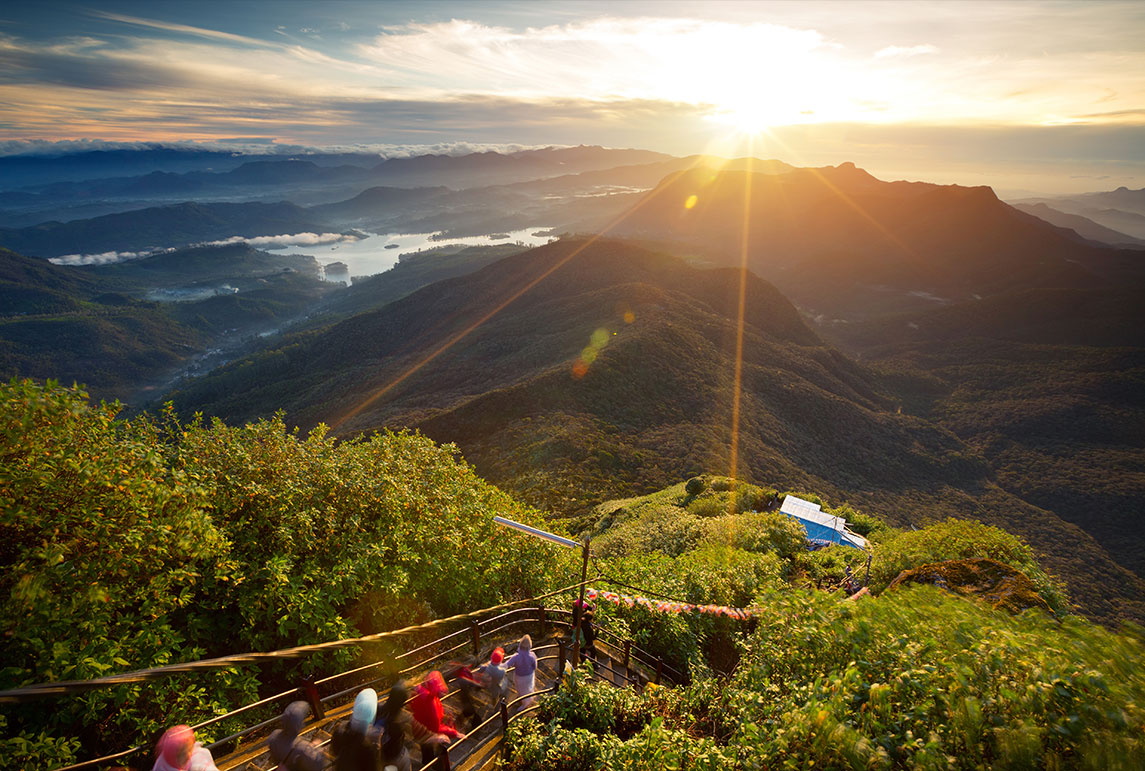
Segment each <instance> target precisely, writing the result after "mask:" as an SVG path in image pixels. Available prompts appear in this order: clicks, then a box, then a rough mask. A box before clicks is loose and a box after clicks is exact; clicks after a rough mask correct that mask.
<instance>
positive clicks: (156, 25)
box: [88, 11, 278, 48]
mask: <svg viewBox="0 0 1145 771" xmlns="http://www.w3.org/2000/svg"><path fill="white" fill-rule="evenodd" d="M88 13H90V14H91V15H92V16H96V17H98V18H101V19H107V20H108V21H118V22H122V23H124V24H130V25H132V26H136V27H146V28H148V29H158V30H163V31H164V32H177V33H180V34H185V35H193V36H195V37H201V38H208V39H210V40H221V41H223V42H226V43H237V44H240V45H243V46H254V47H255V48H277V47H278V45H277V44H276V43H271V42H268V41H265V40H259V39H258V38H253V37H247V36H246V35H236V34H234V33H232V32H223V31H221V30H215V29H207V28H205V27H194V26H191V25H189V24H177V23H175V22H170V21H157V20H155V19H144V18H140V17H139V16H126V15H124V14H120V13H110V12H107V11H89V12H88Z"/></svg>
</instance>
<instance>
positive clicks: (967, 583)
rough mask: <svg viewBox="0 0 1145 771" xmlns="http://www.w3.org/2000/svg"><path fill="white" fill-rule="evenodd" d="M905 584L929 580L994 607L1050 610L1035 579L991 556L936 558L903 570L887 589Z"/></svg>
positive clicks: (1017, 611) (924, 582)
mask: <svg viewBox="0 0 1145 771" xmlns="http://www.w3.org/2000/svg"><path fill="white" fill-rule="evenodd" d="M904 584H927V585H930V586H937V587H939V588H941V589H945V590H946V591H948V592H952V593H954V594H957V595H960V596H963V597H973V598H975V599H978V600H982V601H983V602H985V603H987V604H988V605H990V607H992V608H994V609H996V610H997V609H1001V610H1007V611H1009V612H1010V613H1021V612H1022V611H1023V610H1026V609H1028V608H1041V609H1042V610H1044V611H1046V612H1049V610H1050V608H1049V605H1048V604H1046V601H1045V600H1044V599H1042V596H1041V595H1040V594H1038V588H1037V586H1035V585H1034V582H1033V581H1031V580H1030V579H1029V577H1028V576H1026V574H1025V573H1023V572H1021V571H1020V570H1016V569H1014V568H1012V567H1010V566H1009V565H1004V564H1002V563H1001V562H998V561H997V560H992V559H984V558H979V559H966V560H950V561H948V562H933V563H931V564H929V565H922V566H920V567H917V568H915V569H913V570H904V571H903V572H901V573H899V575H898V576H897V577H896V578H895V580H894V581H891V583H890V586H888V587H887V591H890V590H891V589H895V588H897V587H899V586H902V585H904Z"/></svg>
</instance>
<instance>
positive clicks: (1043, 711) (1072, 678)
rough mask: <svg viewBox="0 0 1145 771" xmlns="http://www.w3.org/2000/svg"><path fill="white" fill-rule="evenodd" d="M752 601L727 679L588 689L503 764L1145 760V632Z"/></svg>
mask: <svg viewBox="0 0 1145 771" xmlns="http://www.w3.org/2000/svg"><path fill="white" fill-rule="evenodd" d="M761 600H762V601H761V603H760V604H759V612H760V617H759V620H758V623H757V625H756V626H755V631H754V632H753V633H752V634H751V635H750V636H749V637H748V639H747V640H746V642H745V643H744V655H743V658H742V660H741V663H740V666H739V667H738V668H737V669H736V672H735V674H734V675H733V676H732V677H730V678H728V679H727V680H716V679H711V678H708V679H699V680H697V681H696V682H694V683H692V684H691V685H688V686H684V687H675V688H655V689H652V688H650V689H648V690H647V691H646V692H645V693H644V694H643V695H642V696H640V697H635V696H631V695H626V696H623V697H621V698H620V699H618V700H615V701H613V698H614V697H612V696H610V695H608V694H607V693H606V686H602V685H589V684H587V683H583V684H581V685H578V687H579V688H581V689H582V690H581V691H579V692H578V694H576V695H566V696H559V697H556V698H557V699H564V701H563V702H561V706H560V707H550V706H547V705H546V706H545V707H544V708H545V709H546V710H548V711H547V712H546V713H545V719H544V720H542V721H537V720H522V721H519V722H518V723H516V724H514V726H513V728H512V730H511V731H510V733H509V736H508V737H507V741H506V754H505V760H506V764H507V766H506V767H507V768H510V769H513V770H514V771H541V769H548V768H577V769H585V768H591V769H594V770H595V769H605V768H607V769H614V768H615V769H648V771H652V769H660V768H689V769H692V768H709V769H727V768H743V769H761V768H791V769H795V768H828V769H836V768H839V769H842V768H862V769H866V768H894V769H919V768H927V769H950V770H951V771H962V770H965V771H971V770H972V769H982V768H1014V769H1026V768H1062V769H1065V768H1079V769H1081V768H1090V769H1098V768H1100V769H1124V770H1125V771H1129V770H1130V769H1138V768H1142V767H1145V733H1143V728H1145V674H1143V672H1142V669H1141V667H1140V666H1139V663H1140V661H1141V660H1142V658H1143V657H1145V630H1142V629H1141V628H1138V627H1131V628H1128V629H1126V630H1124V631H1122V632H1119V633H1114V632H1110V631H1108V630H1105V629H1102V628H1101V627H1097V626H1094V625H1093V624H1090V623H1089V622H1086V621H1084V620H1081V619H1079V618H1076V617H1068V618H1066V619H1065V620H1064V621H1061V622H1059V621H1056V620H1054V619H1052V618H1050V617H1049V616H1047V615H1046V614H1044V613H1040V612H1037V611H1032V612H1028V613H1025V614H1022V615H1020V616H1011V615H1009V614H1007V613H999V612H996V611H992V610H990V609H989V608H986V607H983V606H980V605H978V604H976V603H971V602H966V601H964V600H961V599H959V598H956V597H952V596H950V595H948V594H946V593H944V592H941V591H939V590H937V589H934V588H932V587H912V588H909V589H905V590H903V591H902V592H895V593H893V594H888V595H885V596H881V597H872V598H866V599H864V600H862V601H859V602H846V601H840V600H839V599H838V598H836V597H833V596H831V595H828V594H825V593H823V592H813V591H798V590H794V591H793V590H783V591H775V592H772V593H769V594H767V595H766V596H765V597H762V598H761ZM620 714H639V715H640V720H641V721H644V722H642V723H641V724H640V727H639V728H638V729H635V732H634V733H631V735H630V738H628V737H629V734H628V732H626V734H625V736H626V738H625V740H623V741H622V740H621V739H620V738H619V737H617V736H615V735H613V734H612V733H610V732H608V731H609V730H610V728H609V727H610V726H615V725H616V724H617V716H618V715H620ZM586 715H589V716H591V718H590V719H589V720H590V721H591V725H590V724H589V722H588V721H586V718H585V716H586ZM634 725H636V724H635V723H634ZM566 763H567V764H570V765H562V764H566ZM574 763H575V764H576V765H571V764H574Z"/></svg>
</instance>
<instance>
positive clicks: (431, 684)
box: [425, 670, 449, 699]
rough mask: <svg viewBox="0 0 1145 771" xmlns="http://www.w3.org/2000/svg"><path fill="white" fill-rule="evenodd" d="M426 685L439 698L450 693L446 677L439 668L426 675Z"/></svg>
mask: <svg viewBox="0 0 1145 771" xmlns="http://www.w3.org/2000/svg"><path fill="white" fill-rule="evenodd" d="M425 685H426V688H427V689H428V690H429V692H430V693H432V694H433V695H434V696H436V697H437V698H439V699H440V698H441V697H442V696H444V695H445V694H447V693H449V686H448V685H446V684H445V678H444V677H442V676H441V673H440V672H438V671H437V670H434V671H433V672H430V673H429V675H428V676H426V678H425Z"/></svg>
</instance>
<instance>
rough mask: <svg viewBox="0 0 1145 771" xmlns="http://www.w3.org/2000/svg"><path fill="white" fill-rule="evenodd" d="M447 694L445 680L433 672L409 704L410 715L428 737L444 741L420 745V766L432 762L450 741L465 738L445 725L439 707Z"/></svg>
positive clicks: (447, 689)
mask: <svg viewBox="0 0 1145 771" xmlns="http://www.w3.org/2000/svg"><path fill="white" fill-rule="evenodd" d="M447 693H449V686H448V685H446V684H445V678H444V677H442V676H441V673H440V672H438V671H436V670H434V671H433V672H430V673H429V674H428V675H426V678H425V682H423V683H422V684H421V685H419V686H418V688H417V692H416V693H415V695H414V697H413V701H411V702H410V705H409V706H410V713H411V714H412V715H413V719H414V721H415V722H416V723H418V724H420V725H421V726H422V727H423V728H425V729H426V731H428V733H429V735H431V736H432V735H443V736H444V737H445V739H446V741H445V742H437V741H428V742H427V741H423V742H422V743H421V762H422V765H425V764H426V763H428V762H429V761H430V760H432V759H433V758H434V756H435V754H436V753H437V752H439V751H441V750H442V749H444V747H445V744H447V743H448V742H449V741H450V740H453V741H460V740H461V739H464V738H465V734H463V733H461V732H460V731H458V730H457V729H456V728H454V727H453V726H451V725H447V724H446V723H445V710H444V709H443V708H442V706H441V698H442V697H443V696H445V695H446V694H447Z"/></svg>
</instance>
